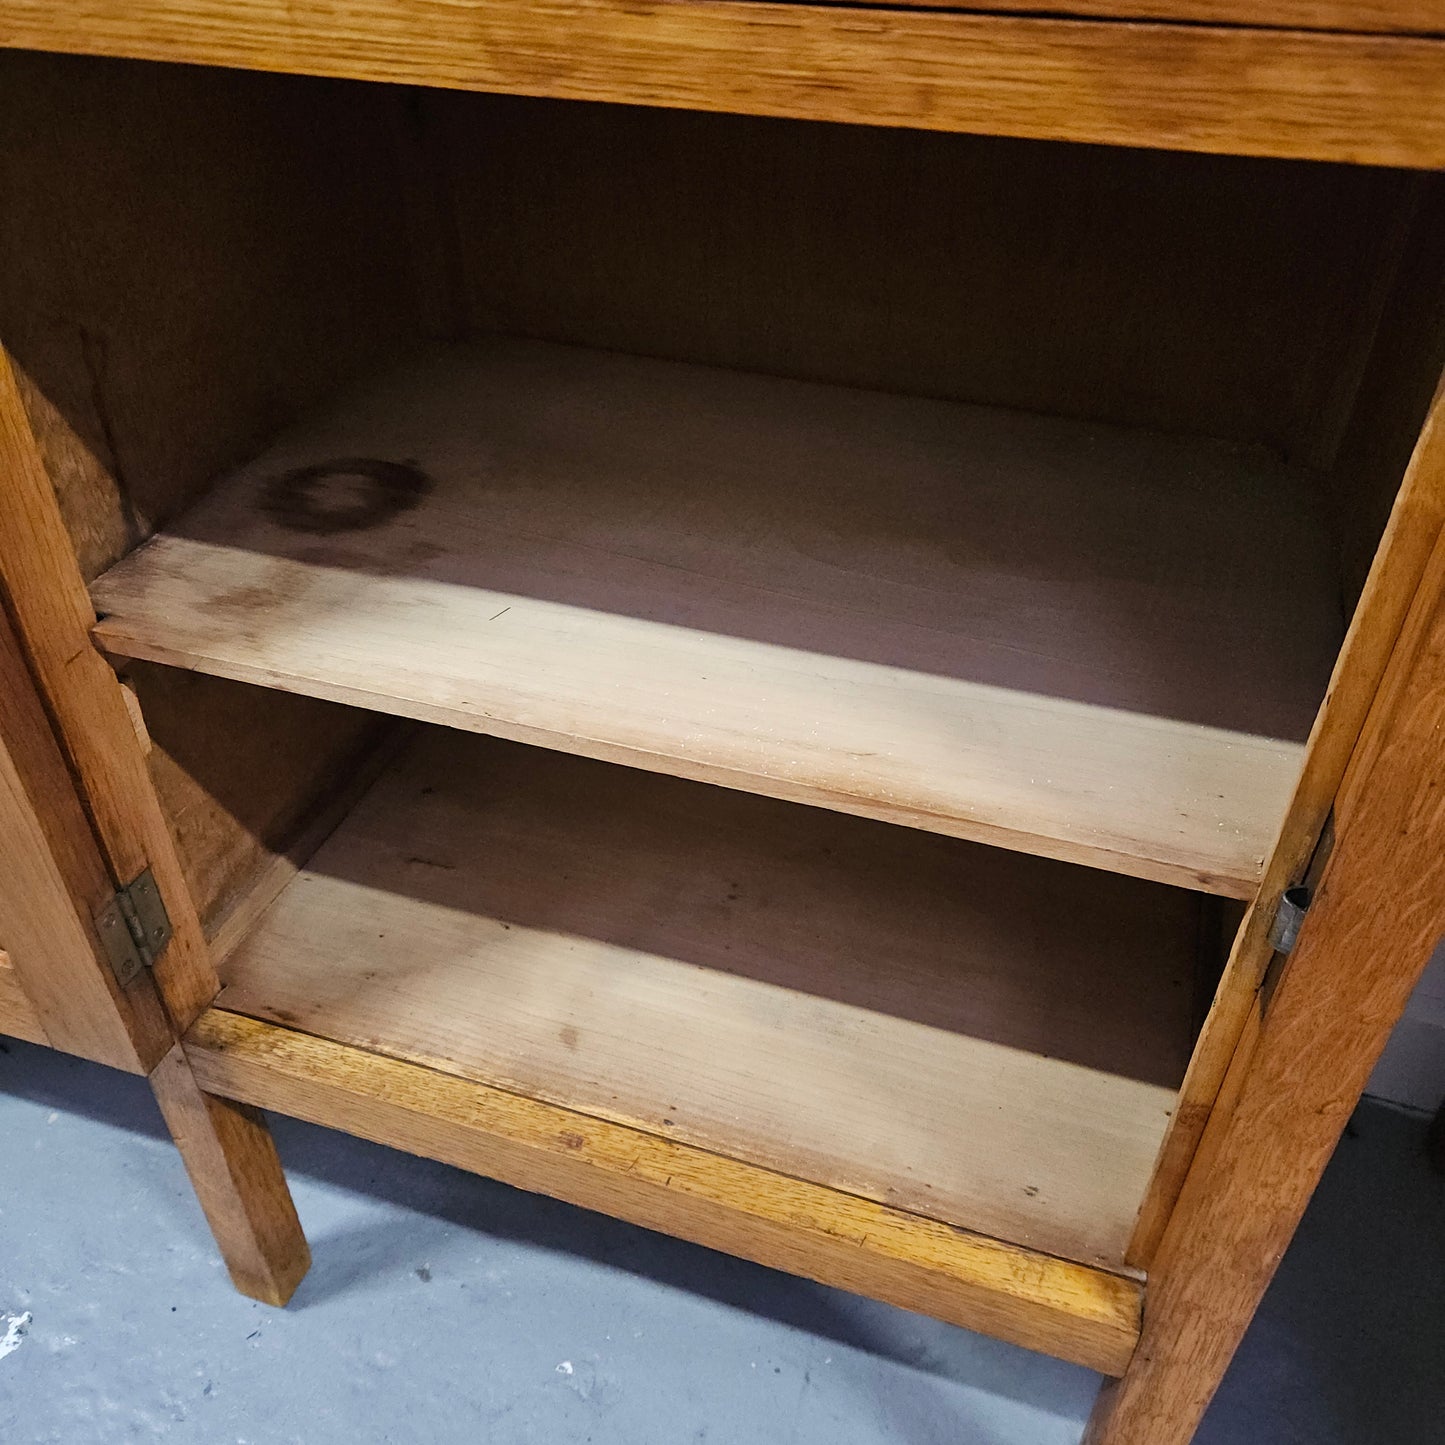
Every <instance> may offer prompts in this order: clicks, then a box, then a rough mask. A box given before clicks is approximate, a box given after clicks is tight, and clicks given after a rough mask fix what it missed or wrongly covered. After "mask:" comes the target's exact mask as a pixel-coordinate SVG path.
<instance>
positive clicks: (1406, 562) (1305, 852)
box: [1129, 382, 1445, 1268]
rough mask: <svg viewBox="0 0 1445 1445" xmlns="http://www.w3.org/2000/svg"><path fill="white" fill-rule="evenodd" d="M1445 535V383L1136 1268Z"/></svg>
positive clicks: (1184, 1114) (1235, 965) (1204, 1058)
mask: <svg viewBox="0 0 1445 1445" xmlns="http://www.w3.org/2000/svg"><path fill="white" fill-rule="evenodd" d="M1442 525H1445V382H1442V383H1441V385H1440V387H1439V389H1438V390H1437V391H1436V393H1435V399H1434V401H1433V403H1432V404H1431V407H1430V411H1429V414H1428V416H1427V417H1426V420H1425V425H1424V427H1423V428H1422V429H1421V431H1420V433H1419V436H1418V438H1417V440H1416V443H1415V448H1414V451H1413V453H1412V455H1411V457H1410V462H1409V466H1408V468H1407V469H1406V472H1405V477H1404V480H1403V481H1402V483H1401V485H1400V490H1399V493H1398V495H1397V497H1396V500H1395V505H1394V508H1393V510H1392V512H1391V514H1390V521H1389V524H1388V526H1387V527H1386V530H1385V535H1384V537H1383V539H1382V540H1381V543H1380V547H1379V551H1378V552H1377V554H1376V556H1375V560H1374V565H1373V566H1372V567H1371V569H1370V573H1369V576H1368V577H1367V579H1366V582H1365V588H1364V592H1363V593H1362V595H1361V597H1360V602H1359V605H1358V607H1356V609H1355V613H1354V616H1353V618H1352V619H1351V622H1350V628H1349V631H1348V633H1347V634H1346V637H1345V644H1344V647H1343V648H1342V649H1341V651H1340V655H1339V659H1338V661H1337V662H1336V663H1335V670H1334V675H1333V677H1332V678H1331V680H1330V687H1329V692H1328V694H1327V695H1326V697H1325V702H1324V705H1323V707H1322V708H1321V709H1320V713H1319V716H1318V718H1317V719H1316V721H1315V725H1314V729H1313V731H1312V732H1311V734H1310V741H1309V746H1308V749H1307V751H1306V755H1305V762H1304V768H1303V771H1302V772H1301V774H1300V779H1299V783H1298V785H1297V787H1296V789H1295V794H1294V798H1293V801H1292V802H1291V803H1290V808H1289V812H1288V814H1287V816H1286V818H1285V821H1284V824H1283V826H1282V828H1281V829H1280V834H1279V838H1278V840H1277V841H1276V843H1275V846H1274V849H1273V851H1272V852H1271V854H1270V858H1269V863H1268V865H1267V867H1266V869H1265V874H1264V879H1263V881H1262V882H1261V884H1260V888H1259V893H1258V896H1257V898H1256V899H1255V901H1254V902H1253V904H1252V905H1251V906H1250V909H1249V911H1248V912H1247V913H1246V914H1245V918H1244V923H1243V925H1242V926H1241V928H1240V930H1239V934H1238V937H1237V938H1236V939H1235V943H1234V948H1233V951H1232V952H1231V954H1230V959H1229V963H1228V964H1227V965H1226V967H1225V971H1224V976H1223V978H1222V979H1221V981H1220V985H1219V989H1218V991H1217V992H1216V994H1215V998H1214V1004H1213V1006H1212V1008H1211V1010H1210V1013H1209V1017H1208V1018H1207V1019H1206V1020H1205V1024H1204V1029H1203V1032H1202V1033H1201V1035H1200V1038H1199V1042H1198V1044H1197V1046H1196V1048H1195V1051H1194V1057H1193V1059H1192V1060H1191V1062H1190V1065H1189V1072H1188V1074H1187V1075H1186V1076H1185V1080H1184V1087H1183V1090H1182V1092H1181V1095H1180V1102H1179V1109H1178V1111H1177V1113H1176V1114H1175V1116H1174V1120H1173V1123H1172V1124H1171V1126H1170V1130H1169V1133H1168V1135H1167V1136H1166V1138H1165V1140H1164V1147H1163V1149H1162V1150H1161V1151H1160V1156H1159V1162H1158V1165H1157V1166H1156V1169H1155V1175H1154V1180H1153V1182H1152V1183H1151V1185H1150V1187H1149V1193H1148V1196H1147V1198H1146V1200H1145V1204H1144V1208H1143V1209H1142V1211H1141V1212H1140V1216H1139V1223H1138V1226H1137V1228H1136V1230H1135V1234H1134V1240H1133V1242H1132V1243H1131V1245H1130V1249H1129V1259H1130V1261H1131V1263H1134V1264H1137V1265H1139V1266H1140V1267H1141V1268H1147V1267H1148V1266H1149V1263H1150V1261H1151V1260H1152V1258H1153V1255H1154V1251H1155V1250H1156V1249H1157V1248H1158V1245H1159V1241H1160V1239H1161V1238H1162V1237H1163V1233H1164V1229H1165V1227H1166V1225H1167V1223H1168V1221H1169V1218H1170V1215H1171V1214H1172V1212H1173V1209H1174V1205H1175V1201H1176V1200H1177V1199H1178V1198H1179V1192H1180V1190H1181V1189H1182V1187H1183V1184H1184V1179H1185V1177H1186V1175H1187V1174H1188V1173H1189V1170H1190V1166H1191V1162H1192V1160H1193V1159H1194V1155H1195V1150H1196V1149H1197V1148H1198V1146H1199V1140H1200V1137H1201V1135H1202V1134H1203V1132H1204V1129H1205V1126H1206V1125H1207V1124H1208V1123H1209V1120H1210V1116H1211V1113H1212V1112H1213V1110H1214V1108H1215V1102H1216V1099H1217V1097H1218V1094H1219V1090H1220V1086H1221V1084H1222V1082H1223V1080H1224V1077H1225V1073H1226V1070H1228V1068H1229V1066H1230V1060H1231V1058H1232V1057H1233V1055H1234V1052H1235V1047H1236V1045H1237V1043H1238V1041H1239V1039H1240V1036H1241V1032H1242V1031H1243V1030H1244V1028H1245V1024H1246V1021H1247V1019H1248V1017H1249V1014H1250V1011H1251V1010H1252V1009H1253V1008H1254V1007H1255V1002H1256V999H1257V995H1258V991H1259V988H1260V985H1261V984H1262V983H1263V981H1264V977H1265V971H1266V969H1267V968H1268V967H1269V964H1270V960H1271V959H1272V958H1273V956H1274V951H1273V950H1272V949H1271V948H1270V946H1269V927H1270V921H1271V919H1272V918H1273V917H1274V911H1275V908H1276V906H1277V904H1278V901H1279V898H1280V896H1281V894H1283V892H1284V890H1285V889H1286V888H1288V887H1289V886H1290V885H1291V884H1293V883H1294V882H1296V881H1297V880H1298V879H1299V878H1300V877H1301V876H1302V875H1303V873H1304V869H1305V867H1306V865H1307V864H1308V862H1309V859H1310V855H1311V854H1312V853H1313V852H1314V849H1315V843H1316V841H1317V840H1318V838H1319V836H1320V832H1321V830H1322V829H1323V827H1324V825H1325V820H1326V818H1327V817H1328V816H1329V813H1330V809H1331V808H1332V807H1334V806H1335V800H1336V796H1337V794H1338V792H1339V789H1340V785H1341V783H1342V781H1343V779H1344V776H1345V769H1346V767H1347V765H1348V763H1349V760H1350V757H1351V754H1352V753H1353V752H1354V751H1355V748H1356V747H1357V745H1358V743H1359V740H1360V733H1361V729H1362V728H1363V726H1364V723H1365V718H1366V716H1367V715H1368V713H1369V710H1370V707H1371V705H1372V704H1373V702H1374V699H1375V695H1376V692H1377V690H1378V689H1379V686H1380V680H1381V678H1382V677H1383V676H1384V673H1385V668H1386V665H1387V664H1388V663H1389V661H1390V658H1391V655H1392V653H1393V650H1394V648H1395V644H1396V639H1397V638H1398V636H1399V633H1400V628H1401V626H1402V625H1403V623H1404V620H1405V616H1406V613H1407V611H1408V609H1409V607H1410V605H1411V603H1412V601H1413V600H1414V597H1415V593H1416V590H1417V588H1418V587H1419V585H1420V579H1421V577H1422V576H1423V575H1424V572H1425V568H1426V565H1427V563H1428V561H1429V559H1430V555H1431V549H1432V548H1433V547H1434V545H1435V539H1436V538H1437V537H1438V536H1439V534H1440V529H1441V527H1442Z"/></svg>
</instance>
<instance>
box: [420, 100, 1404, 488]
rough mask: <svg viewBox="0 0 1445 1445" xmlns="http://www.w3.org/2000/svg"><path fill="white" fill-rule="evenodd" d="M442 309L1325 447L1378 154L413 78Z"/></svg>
mask: <svg viewBox="0 0 1445 1445" xmlns="http://www.w3.org/2000/svg"><path fill="white" fill-rule="evenodd" d="M423 117H424V122H425V127H426V131H427V135H428V139H429V143H430V146H431V148H432V151H431V153H432V160H433V165H434V167H435V169H436V171H437V172H439V173H440V174H442V175H443V176H444V178H445V181H444V183H445V184H446V185H447V186H448V187H449V190H450V197H449V203H450V205H451V207H452V213H453V215H454V231H453V233H452V237H451V240H450V244H451V245H453V246H455V247H456V248H457V252H458V257H457V263H456V264H457V269H458V270H459V271H460V273H461V275H462V277H463V291H464V294H463V297H462V309H461V315H460V318H459V325H460V328H461V329H463V330H466V331H471V332H479V331H489V330H491V331H501V332H510V333H518V334H523V335H528V336H535V337H539V338H544V339H550V340H559V341H570V342H577V343H581V344H586V345H595V346H603V347H609V348H614V349H617V350H622V351H633V352H639V353H643V354H647V355H655V356H664V357H670V358H677V359H684V360H698V361H704V362H709V363H713V364H716V365H720V366H737V367H744V368H748V369H753V370H759V371H765V372H771V373H775V374H783V375H790V376H799V377H807V378H813V379H819V380H829V381H841V382H847V383H852V384H857V385H862V386H870V387H879V388H882V389H885V390H894V391H905V392H915V393H921V394H925V395H931V396H942V397H949V398H956V399H961V400H967V401H977V402H984V403H989V404H995V405H1003V406H1012V407H1020V408H1023V409H1026V410H1031V411H1043V412H1056V413H1063V414H1069V415H1076V416H1087V417H1097V418H1100V419H1105V420H1110V421H1117V422H1123V423H1126V424H1140V425H1145V426H1152V427H1158V428H1162V429H1164V430H1170V431H1185V432H1197V433H1203V434H1206V435H1211V436H1218V437H1223V438H1226V439H1230V440H1235V441H1242V442H1251V443H1252V442H1258V443H1263V444H1265V445H1267V446H1270V447H1272V448H1274V449H1277V450H1280V451H1282V452H1284V453H1285V454H1287V455H1289V456H1291V457H1293V458H1297V459H1301V460H1305V461H1309V462H1314V463H1317V464H1320V463H1325V462H1328V461H1329V460H1330V458H1331V457H1332V455H1333V451H1334V448H1335V445H1336V443H1337V440H1338V437H1339V435H1340V433H1341V431H1342V430H1343V427H1344V424H1345V419H1346V415H1347V413H1348V409H1349V406H1350V404H1351V402H1352V399H1353V395H1354V390H1355V387H1356V386H1357V384H1358V380H1359V374H1360V370H1361V368H1362V366H1363V364H1364V357H1365V351H1366V349H1367V347H1368V345H1369V340H1370V336H1371V334H1372V331H1373V326H1374V320H1375V316H1376V313H1377V311H1378V306H1379V295H1378V291H1379V287H1378V282H1377V279H1376V278H1377V277H1378V275H1379V273H1380V271H1381V268H1382V265H1383V264H1385V263H1387V262H1388V260H1389V255H1390V250H1389V248H1390V244H1391V241H1390V237H1391V234H1392V228H1396V229H1397V228H1398V218H1399V216H1400V214H1401V212H1402V211H1403V210H1404V209H1405V208H1406V207H1407V205H1408V192H1409V178H1408V177H1407V176H1406V175H1404V174H1403V173H1399V172H1390V171H1381V170H1371V169H1364V168H1351V167H1345V166H1326V165H1303V164H1291V163H1284V162H1272V161H1259V160H1243V159H1237V158H1230V157H1213V156H1197V155H1170V154H1163V153H1160V152H1154V151H1133V150H1122V149H1114V148H1106V147H1095V146H1078V145H1061V144H1053V143H1046V142H1033V141H1016V140H1005V139H998V138H992V137H980V136H962V135H944V134H938V133H932V132H919V131H904V130H892V129H873V128H868V127H857V126H828V125H821V124H811V123H804V122H792V121H774V120H766V119H758V118H751V117H741V116H726V115H704V114H691V113H680V112H670V111H657V110H648V109H645V108H639V107H630V106H607V105H593V104H559V103H557V102H548V101H536V100H528V99H522V98H516V97H502V96H486V95H465V94H455V93H426V94H425V95H424V98H423Z"/></svg>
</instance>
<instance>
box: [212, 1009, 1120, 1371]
mask: <svg viewBox="0 0 1445 1445" xmlns="http://www.w3.org/2000/svg"><path fill="white" fill-rule="evenodd" d="M186 1053H187V1057H188V1058H189V1059H190V1061H191V1065H192V1068H193V1069H194V1071H195V1075H196V1078H197V1080H198V1081H199V1082H200V1083H201V1085H202V1087H203V1088H206V1089H208V1090H211V1091H213V1092H214V1093H216V1094H220V1095H224V1096H226V1097H229V1098H235V1099H240V1100H244V1101H245V1102H247V1103H250V1104H253V1105H256V1106H258V1107H261V1108H265V1109H273V1110H277V1111H279V1112H281V1113H284V1114H290V1115H293V1116H295V1117H297V1118H301V1119H307V1120H310V1121H311V1122H313V1123H317V1124H323V1125H326V1126H328V1127H330V1128H334V1129H344V1130H346V1131H347V1132H348V1133H351V1134H356V1135H359V1136H360V1137H361V1138H364V1139H371V1140H374V1141H375V1142H377V1143H380V1144H388V1145H391V1146H392V1147H394V1148H398V1149H405V1150H408V1151H409V1152H411V1153H413V1154H421V1155H424V1156H426V1157H428V1158H433V1159H440V1160H442V1161H443V1162H445V1163H448V1164H453V1165H455V1166H457V1167H458V1168H462V1169H470V1170H472V1171H474V1172H475V1173H478V1174H485V1175H487V1176H489V1177H491V1178H495V1179H501V1180H504V1181H506V1182H507V1183H509V1184H513V1185H516V1186H517V1187H519V1188H522V1189H528V1190H532V1191H534V1192H537V1193H541V1194H548V1195H551V1196H553V1197H554V1198H558V1199H564V1200H567V1201H568V1202H570V1203H573V1204H578V1205H581V1206H582V1207H584V1208H587V1209H596V1210H600V1211H602V1212H604V1213H607V1214H611V1215H614V1216H615V1217H617V1218H619V1219H626V1220H630V1221H631V1222H632V1223H634V1224H640V1225H643V1226H645V1227H646V1228H649V1229H657V1230H661V1231H663V1232H665V1233H667V1234H671V1235H675V1236H677V1237H679V1238H682V1239H690V1240H693V1241H695V1242H696V1243H699V1244H705V1245H708V1246H710V1247H711V1248H714V1249H721V1250H725V1251H727V1252H728V1253H729V1254H736V1255H741V1256H742V1257H743V1258H745V1259H752V1260H756V1261H758V1262H759V1263H761V1264H767V1265H771V1266H773V1267H774V1268H777V1269H785V1270H789V1271H791V1272H792V1273H794V1274H801V1275H805V1276H807V1277H808V1278H810V1279H815V1280H818V1281H820V1282H822V1283H824V1284H830V1285H835V1286H838V1287H839V1288H842V1289H850V1290H855V1291H857V1292H859V1293H861V1294H866V1295H870V1296H872V1297H873V1298H875V1299H882V1300H887V1301H889V1302H890V1303H892V1304H896V1305H901V1306H902V1307H903V1308H905V1309H911V1310H919V1311H921V1312H923V1313H925V1314H931V1315H936V1316H937V1317H939V1318H940V1319H945V1320H949V1321H951V1322H953V1323H955V1324H959V1325H963V1326H965V1327H966V1328H968V1329H974V1330H981V1331H983V1332H985V1333H987V1334H991V1335H996V1336H998V1337H999V1338H1001V1339H1006V1340H1011V1341H1013V1342H1014V1343H1016V1344H1021V1345H1025V1346H1027V1347H1028V1348H1030V1349H1035V1350H1043V1351H1045V1352H1047V1353H1049V1354H1054V1355H1058V1356H1060V1357H1061V1358H1063V1359H1068V1360H1073V1361H1075V1362H1076V1363H1078V1364H1081V1365H1086V1366H1088V1367H1089V1368H1090V1369H1094V1370H1100V1371H1102V1372H1104V1373H1106V1374H1118V1373H1120V1372H1121V1371H1122V1370H1123V1369H1124V1367H1125V1365H1126V1364H1127V1363H1128V1360H1129V1357H1130V1354H1131V1353H1132V1351H1133V1348H1134V1343H1135V1341H1136V1340H1137V1339H1138V1335H1139V1327H1140V1307H1141V1303H1142V1294H1143V1291H1142V1288H1141V1286H1140V1285H1139V1284H1138V1283H1137V1282H1136V1281H1134V1280H1131V1279H1125V1278H1122V1277H1120V1276H1118V1275H1113V1274H1108V1273H1105V1272H1102V1271H1099V1270H1093V1269H1088V1268H1086V1267H1084V1266H1082V1265H1078V1264H1071V1263H1068V1262H1066V1261H1064V1260H1059V1259H1053V1258H1050V1257H1049V1256H1047V1255H1040V1254H1034V1253H1032V1252H1030V1251H1028V1250H1022V1249H1019V1248H1017V1247H1015V1246H1012V1245H1007V1244H1003V1243H1000V1242H999V1241H997V1240H992V1239H986V1238H983V1237H980V1236H978V1235H975V1234H971V1233H967V1232H965V1231H962V1230H957V1229H951V1228H949V1227H948V1226H947V1225H943V1224H938V1223H935V1222H934V1221H932V1220H927V1219H921V1218H919V1217H918V1216H917V1215H912V1214H906V1213H903V1212H902V1211H900V1210H897V1209H890V1208H888V1207H886V1206H884V1205H879V1204H875V1203H872V1202H870V1201H867V1200H863V1199H858V1198H855V1197H853V1196H850V1195H847V1194H842V1193H839V1192H838V1191H836V1190H831V1189H826V1188H822V1187H821V1186H819V1185H816V1184H809V1183H806V1182H804V1181H802V1180H798V1179H792V1178H789V1177H787V1176H786V1175H783V1174H778V1173H776V1172H773V1171H770V1170H766V1169H760V1168H758V1167H757V1166H755V1165H751V1164H745V1163H741V1162H739V1161H737V1160H733V1159H727V1158H724V1157H722V1156H720V1155H716V1154H710V1153H707V1152H706V1151H704V1150H700V1149H695V1148H692V1147H690V1146H688V1145H686V1144H680V1143H678V1142H676V1141H674V1140H671V1139H662V1138H658V1137H657V1136H656V1135H652V1134H646V1133H642V1132H640V1131H638V1130H634V1129H627V1128H624V1127H622V1126H620V1125H617V1124H611V1123H607V1122H605V1121H602V1120H599V1119H595V1118H591V1117H589V1116H588V1115H585V1114H578V1113H575V1112H573V1111H571V1110H567V1109H559V1108H557V1107H556V1106H555V1105H550V1104H545V1103H540V1102H538V1101H536V1100H533V1099H526V1098H522V1097H520V1096H519V1095H516V1094H510V1093H506V1092H503V1091H501V1090H498V1089H493V1088H488V1087H487V1086H485V1085H481V1084H474V1083H469V1082H467V1081H465V1080H462V1079H457V1078H454V1077H452V1076H449V1075H447V1074H442V1073H437V1072H436V1071H434V1070H431V1069H426V1068H421V1067H419V1066H417V1065H415V1064H408V1063H403V1062H399V1061H397V1060H394V1059H387V1058H383V1057H381V1056H379V1055H376V1054H371V1053H366V1052H364V1051H362V1050H360V1049H357V1048H354V1047H352V1046H350V1045H346V1044H341V1043H336V1042H334V1041H331V1040H327V1039H319V1038H315V1037H312V1036H309V1035H306V1034H302V1033H297V1032H294V1031H292V1030H290V1029H285V1028H279V1027H277V1026H275V1025H272V1024H266V1023H258V1022H256V1021H255V1020H253V1019H247V1018H242V1017H240V1016H239V1015H236V1014H231V1013H227V1012H225V1011H224V1010H222V1009H211V1010H210V1011H209V1012H207V1013H206V1014H204V1015H202V1017H201V1018H200V1019H199V1020H198V1021H197V1023H196V1025H195V1026H194V1027H193V1028H192V1030H191V1032H190V1033H189V1034H188V1036H187V1038H186Z"/></svg>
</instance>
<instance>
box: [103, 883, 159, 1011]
mask: <svg viewBox="0 0 1445 1445" xmlns="http://www.w3.org/2000/svg"><path fill="white" fill-rule="evenodd" d="M95 927H96V932H98V933H99V934H100V941H101V943H102V944H103V945H104V947H105V952H106V957H107V958H109V959H110V966H111V968H112V969H113V970H114V971H115V976H116V978H117V980H118V981H119V983H120V986H121V987H122V988H125V987H126V986H127V985H128V984H129V983H130V982H131V981H132V980H133V979H134V978H135V977H136V975H137V974H139V973H140V971H141V970H142V969H143V968H153V967H154V966H155V961H156V959H158V958H159V957H160V956H161V954H162V953H163V952H165V947H166V944H168V943H169V942H170V941H171V920H170V915H169V914H168V913H167V912H166V904H165V900H164V899H163V898H162V897H161V890H160V889H159V888H157V887H156V880H155V878H154V877H152V875H151V870H150V869H149V868H147V869H146V870H145V872H144V873H142V874H141V875H140V877H139V878H137V879H135V880H134V881H133V882H131V883H128V884H127V885H126V886H125V887H124V888H120V889H117V890H116V892H115V893H114V894H112V895H111V897H110V900H109V901H108V902H107V903H106V904H105V906H104V907H103V908H102V909H101V910H100V911H99V912H98V913H97V914H96V915H95Z"/></svg>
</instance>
